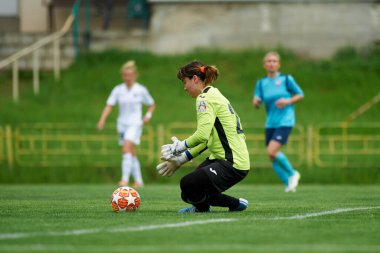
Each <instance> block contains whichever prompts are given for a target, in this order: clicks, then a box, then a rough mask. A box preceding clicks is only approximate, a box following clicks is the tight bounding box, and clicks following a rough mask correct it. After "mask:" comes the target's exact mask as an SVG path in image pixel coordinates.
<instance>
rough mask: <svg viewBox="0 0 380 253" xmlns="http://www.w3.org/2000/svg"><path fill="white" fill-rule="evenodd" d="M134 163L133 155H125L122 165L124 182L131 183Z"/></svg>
mask: <svg viewBox="0 0 380 253" xmlns="http://www.w3.org/2000/svg"><path fill="white" fill-rule="evenodd" d="M132 163H133V157H132V154H131V153H126V154H123V161H122V163H121V168H122V176H121V178H122V180H126V181H127V182H128V181H129V176H130V175H131V171H132V165H133V164H132Z"/></svg>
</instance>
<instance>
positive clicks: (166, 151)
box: [161, 136, 188, 160]
mask: <svg viewBox="0 0 380 253" xmlns="http://www.w3.org/2000/svg"><path fill="white" fill-rule="evenodd" d="M171 140H172V141H173V143H172V144H165V145H163V146H162V147H161V158H163V159H164V160H169V159H170V158H172V157H174V156H177V155H179V154H181V153H182V151H185V150H186V149H187V148H188V147H187V146H186V141H180V140H178V139H177V137H175V136H173V137H172V138H171Z"/></svg>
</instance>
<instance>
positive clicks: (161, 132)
mask: <svg viewBox="0 0 380 253" xmlns="http://www.w3.org/2000/svg"><path fill="white" fill-rule="evenodd" d="M164 140H165V129H164V125H163V124H159V125H158V126H157V150H158V152H159V153H158V161H160V159H161V152H160V151H161V146H162V145H164V144H165V143H164Z"/></svg>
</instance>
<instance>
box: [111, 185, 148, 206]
mask: <svg viewBox="0 0 380 253" xmlns="http://www.w3.org/2000/svg"><path fill="white" fill-rule="evenodd" d="M140 204H141V198H140V195H139V193H138V192H137V191H136V190H135V189H133V188H131V187H126V186H124V187H119V188H117V189H116V190H115V191H114V192H113V193H112V196H111V207H112V209H113V210H114V211H115V212H128V211H135V210H137V209H138V208H139V206H140Z"/></svg>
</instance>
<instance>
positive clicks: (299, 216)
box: [265, 206, 380, 220]
mask: <svg viewBox="0 0 380 253" xmlns="http://www.w3.org/2000/svg"><path fill="white" fill-rule="evenodd" d="M372 209H380V206H371V207H353V208H338V209H334V210H330V211H323V212H317V213H305V214H297V215H293V216H288V217H274V218H267V219H265V220H302V219H306V218H311V217H319V216H325V215H332V214H338V213H346V212H353V211H365V210H372Z"/></svg>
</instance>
